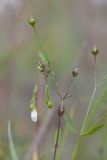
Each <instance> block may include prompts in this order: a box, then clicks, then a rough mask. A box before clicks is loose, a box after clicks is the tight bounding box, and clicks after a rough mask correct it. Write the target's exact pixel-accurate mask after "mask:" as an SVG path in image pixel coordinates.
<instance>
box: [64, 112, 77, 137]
mask: <svg viewBox="0 0 107 160" xmlns="http://www.w3.org/2000/svg"><path fill="white" fill-rule="evenodd" d="M65 120H66V123H67V125H68V127H69V129H70V130H71V131H72V132H73V133H75V134H77V129H76V128H75V125H74V122H73V119H72V117H70V115H69V114H67V113H65Z"/></svg>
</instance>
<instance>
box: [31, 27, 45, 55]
mask: <svg viewBox="0 0 107 160" xmlns="http://www.w3.org/2000/svg"><path fill="white" fill-rule="evenodd" d="M33 29H34V32H35V34H36V39H37V41H38V44H39V47H40V49H41V50H42V51H43V52H44V48H43V45H42V44H41V41H40V39H39V36H38V33H37V31H36V29H35V27H33Z"/></svg>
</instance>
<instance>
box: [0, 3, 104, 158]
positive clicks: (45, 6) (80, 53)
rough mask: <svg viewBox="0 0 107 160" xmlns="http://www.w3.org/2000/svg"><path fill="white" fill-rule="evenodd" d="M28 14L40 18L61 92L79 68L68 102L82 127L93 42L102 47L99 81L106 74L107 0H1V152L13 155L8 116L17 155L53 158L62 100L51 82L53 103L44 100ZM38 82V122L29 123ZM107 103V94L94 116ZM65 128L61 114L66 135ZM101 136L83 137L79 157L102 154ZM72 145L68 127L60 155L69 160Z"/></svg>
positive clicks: (40, 29) (89, 87)
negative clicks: (10, 150) (59, 107)
mask: <svg viewBox="0 0 107 160" xmlns="http://www.w3.org/2000/svg"><path fill="white" fill-rule="evenodd" d="M30 16H34V17H35V18H36V20H37V24H36V25H37V26H36V27H37V32H38V34H39V37H40V40H41V43H42V44H43V46H44V48H45V49H46V51H47V53H48V55H49V59H50V62H51V64H52V67H53V69H54V71H55V74H56V79H57V81H58V83H59V87H60V89H61V91H62V93H64V91H65V88H66V86H67V83H68V81H70V78H71V73H72V69H73V68H75V67H78V68H79V76H78V78H77V79H76V80H75V81H74V83H73V85H72V97H71V99H69V100H68V101H67V102H66V109H67V110H68V111H70V110H71V108H72V107H73V106H75V116H74V119H75V121H76V125H77V126H78V128H79V129H80V128H81V124H82V122H83V118H84V116H85V113H86V109H87V106H88V103H89V100H90V96H91V93H92V90H93V86H94V70H93V67H94V61H93V56H92V55H91V49H92V47H93V46H94V45H96V46H97V47H98V48H99V51H100V53H99V55H98V58H97V82H99V80H100V79H101V78H102V77H103V76H104V75H105V74H106V73H107V53H106V50H107V1H106V0H81V1H79V0H30V1H28V0H0V156H4V157H6V158H5V159H10V158H9V157H8V156H9V153H8V150H9V149H8V138H7V124H8V120H10V121H11V124H12V135H13V140H14V143H15V147H16V151H17V154H18V157H19V159H22V158H23V159H26V160H27V159H33V160H38V159H40V160H42V159H52V155H53V149H54V138H53V137H54V134H55V131H56V128H57V115H56V114H55V113H56V110H57V107H58V106H59V105H60V101H59V98H58V96H57V95H56V94H55V89H54V87H53V85H52V82H50V88H51V92H52V100H53V102H54V108H53V109H52V110H50V111H49V110H48V109H47V107H46V105H45V103H44V86H45V82H44V78H43V76H41V74H39V73H38V71H37V69H36V65H37V61H38V56H37V54H38V52H39V45H38V43H37V40H36V37H35V34H34V31H33V29H32V28H31V26H29V24H28V17H30ZM35 81H37V83H38V85H39V94H38V97H39V98H38V106H37V110H38V122H37V123H36V124H35V123H33V122H31V119H30V110H29V105H30V99H31V96H32V91H33V87H34V84H35ZM106 84H107V83H105V84H104V85H103V86H102V87H101V88H100V89H99V90H98V92H97V94H96V97H95V100H94V101H95V103H96V101H97V100H99V97H100V95H101V93H103V91H104V89H106ZM106 102H107V100H106V98H105V99H103V102H102V103H101V104H100V109H99V112H98V114H96V115H95V118H97V117H98V116H99V115H100V114H101V113H103V112H104V111H105V110H106ZM65 127H66V123H65V121H64V119H63V120H62V135H63V134H64V128H65ZM105 128H106V127H105ZM105 130H106V129H105ZM106 132H107V131H106ZM102 135H103V131H102V132H99V133H98V134H97V136H92V137H91V138H89V139H88V138H87V139H86V140H85V141H84V142H83V144H82V147H81V150H80V158H79V159H81V160H83V159H84V160H85V159H87V160H88V159H92V160H97V159H98V158H99V156H100V152H101V149H102V148H101V147H102V145H101V144H102V141H103V140H102ZM74 144H75V136H74V135H73V134H72V133H71V132H69V133H68V137H67V140H66V143H65V148H64V151H63V153H62V158H61V159H62V160H65V159H66V160H68V159H70V157H71V152H72V148H73V147H74ZM106 145H107V144H105V146H106ZM59 148H60V145H59ZM32 155H33V158H32ZM103 159H105V160H106V159H107V154H105V155H104V158H103Z"/></svg>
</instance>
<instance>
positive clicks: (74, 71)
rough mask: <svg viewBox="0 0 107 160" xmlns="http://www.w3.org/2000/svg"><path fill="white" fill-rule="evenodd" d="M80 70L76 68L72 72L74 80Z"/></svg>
mask: <svg viewBox="0 0 107 160" xmlns="http://www.w3.org/2000/svg"><path fill="white" fill-rule="evenodd" d="M78 73H79V72H78V68H75V69H74V70H73V71H72V76H73V78H74V77H76V76H77V75H78Z"/></svg>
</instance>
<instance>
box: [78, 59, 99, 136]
mask: <svg viewBox="0 0 107 160" xmlns="http://www.w3.org/2000/svg"><path fill="white" fill-rule="evenodd" d="M94 74H95V79H94V81H95V86H94V90H93V92H92V96H91V99H90V102H89V105H88V109H87V112H86V115H85V119H84V121H83V125H82V128H81V132H80V135H82V133H83V130H84V127H85V124H86V120H87V117H88V114H89V111H90V109H91V105H92V101H93V98H94V96H95V93H96V57H95V66H94Z"/></svg>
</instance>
